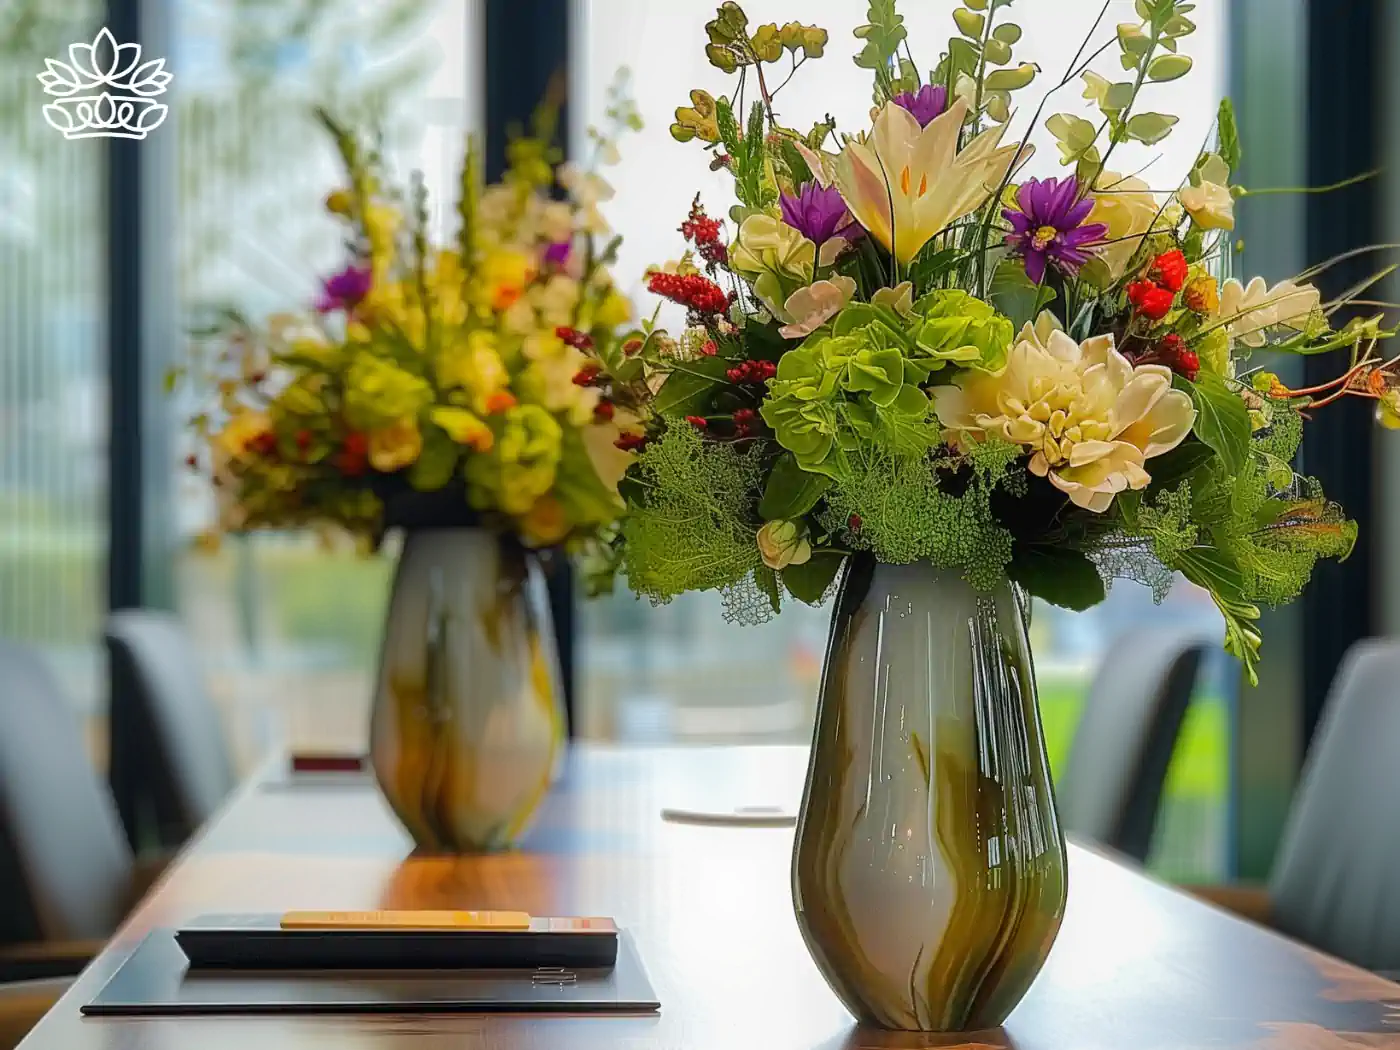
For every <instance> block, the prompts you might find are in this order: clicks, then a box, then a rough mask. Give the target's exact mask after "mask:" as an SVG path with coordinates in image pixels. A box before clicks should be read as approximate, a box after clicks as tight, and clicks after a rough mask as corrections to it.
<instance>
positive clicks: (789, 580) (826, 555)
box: [783, 551, 846, 605]
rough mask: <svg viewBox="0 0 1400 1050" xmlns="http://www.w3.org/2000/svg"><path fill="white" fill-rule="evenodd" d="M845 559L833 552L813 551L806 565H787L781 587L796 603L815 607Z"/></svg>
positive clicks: (824, 595) (824, 594)
mask: <svg viewBox="0 0 1400 1050" xmlns="http://www.w3.org/2000/svg"><path fill="white" fill-rule="evenodd" d="M845 559H846V556H845V555H844V554H838V553H836V552H835V551H813V552H812V557H811V559H810V560H809V561H807V562H806V564H803V565H789V566H788V567H787V568H786V569H784V570H783V586H784V587H786V588H787V589H788V593H789V594H791V595H792V596H793V597H794V598H796V599H797V600H798V601H800V602H805V603H806V604H808V605H816V604H817V603H818V602H820V601H821V600H822V599H823V598H824V597H826V592H827V590H828V589H830V587H831V581H832V580H834V579H836V574H837V573H838V572H840V571H841V563H842V562H843V561H845Z"/></svg>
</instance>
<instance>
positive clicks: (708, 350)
mask: <svg viewBox="0 0 1400 1050" xmlns="http://www.w3.org/2000/svg"><path fill="white" fill-rule="evenodd" d="M700 352H701V353H702V354H704V355H705V356H706V357H714V356H715V354H717V353H719V347H717V346H715V341H714V340H713V339H706V340H705V345H704V346H702V347H701V348H700Z"/></svg>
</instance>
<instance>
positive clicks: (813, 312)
mask: <svg viewBox="0 0 1400 1050" xmlns="http://www.w3.org/2000/svg"><path fill="white" fill-rule="evenodd" d="M855 294H856V282H855V281H854V280H853V279H852V278H850V277H846V276H844V275H842V276H838V277H833V278H832V279H831V280H829V281H817V282H816V283H815V284H811V285H808V286H807V287H806V288H799V289H798V290H797V291H795V292H793V293H792V294H791V295H790V296H788V301H787V302H786V303H784V304H783V309H784V310H785V311H787V315H788V316H789V317H791V318H792V323H791V324H786V325H784V326H783V327H782V328H780V329H778V334H780V335H781V336H782V337H783V338H784V339H805V338H806V337H807V336H809V335H811V334H812V333H813V332H815V331H816V330H817V329H818V328H820V327H821V326H822V325H824V324H826V322H827V321H830V320H831V319H832V318H833V317H835V316H836V315H837V314H838V313H840V312H841V308H842V307H843V306H845V305H846V304H847V303H849V302H850V301H851V298H852V297H853V296H854V295H855Z"/></svg>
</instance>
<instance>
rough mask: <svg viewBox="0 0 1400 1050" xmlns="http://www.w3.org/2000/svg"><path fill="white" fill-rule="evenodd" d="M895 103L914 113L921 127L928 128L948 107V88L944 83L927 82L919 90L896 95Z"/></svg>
mask: <svg viewBox="0 0 1400 1050" xmlns="http://www.w3.org/2000/svg"><path fill="white" fill-rule="evenodd" d="M894 104H895V105H896V106H899V107H900V108H901V109H907V110H908V111H909V112H910V113H912V114H914V119H915V120H917V121H918V122H919V127H921V128H926V127H928V126H929V123H930V122H931V121H932V120H933V119H934V118H935V117H941V116H942V115H943V114H944V113H945V112H947V109H948V89H947V88H946V87H944V86H943V85H942V84H925V85H924V86H923V87H921V88H919V90H918V92H917V93H916V92H913V91H906V92H904V93H903V94H899V95H896V96H895V97H894Z"/></svg>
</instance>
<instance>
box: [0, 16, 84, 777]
mask: <svg viewBox="0 0 1400 1050" xmlns="http://www.w3.org/2000/svg"><path fill="white" fill-rule="evenodd" d="M101 13H102V5H101V4H100V3H98V2H96V0H79V2H69V3H63V4H55V3H50V2H47V0H18V2H12V3H9V4H6V5H3V6H0V635H3V636H4V637H7V638H13V639H15V640H18V641H20V642H23V643H25V644H28V645H33V646H35V647H36V648H38V649H39V650H40V651H41V652H42V653H43V654H44V656H45V657H47V658H48V660H49V662H50V663H51V664H52V666H53V668H54V670H55V671H56V672H57V673H58V675H59V678H60V680H61V682H62V684H63V685H64V686H65V687H66V690H67V693H68V695H69V697H70V698H71V699H72V700H73V701H74V703H76V704H77V705H78V707H79V709H80V710H81V711H82V712H84V713H86V714H88V715H97V714H98V713H99V712H101V711H103V710H105V701H106V672H105V662H104V660H103V657H102V648H101V640H100V633H101V624H102V614H103V610H104V608H105V605H106V581H105V575H104V574H105V571H106V569H105V561H106V553H107V551H106V542H107V541H106V527H105V526H106V483H107V474H106V422H105V420H106V409H107V405H106V398H107V378H106V363H105V358H104V353H105V346H104V343H105V324H106V306H105V299H104V291H105V289H104V272H105V270H104V268H105V262H106V257H105V251H106V248H105V236H104V231H105V224H106V217H105V208H106V202H105V196H104V193H105V190H104V186H103V183H102V173H103V170H104V147H105V143H104V142H103V141H102V140H97V139H86V140H72V141H69V140H67V139H65V138H64V137H63V136H62V135H61V134H60V133H59V132H58V131H56V130H55V129H54V128H52V127H49V126H48V124H46V123H45V121H44V117H43V113H42V108H43V106H44V104H45V103H46V102H48V101H50V100H49V99H48V98H47V97H46V96H45V95H44V94H43V93H42V91H41V89H40V87H39V84H38V82H37V81H36V79H35V77H36V74H38V73H39V72H41V71H43V70H44V68H45V66H44V60H45V59H47V58H53V59H66V58H67V56H68V46H69V45H70V44H73V43H79V42H83V41H90V40H91V39H92V38H93V35H94V34H95V33H96V31H97V28H98V26H99V25H100V18H101ZM95 753H100V750H99V749H95Z"/></svg>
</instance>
